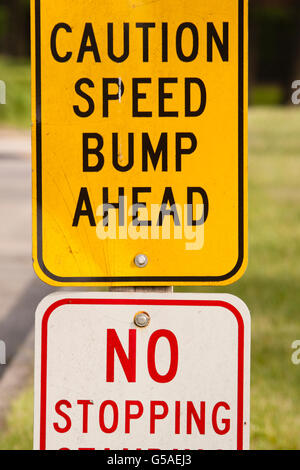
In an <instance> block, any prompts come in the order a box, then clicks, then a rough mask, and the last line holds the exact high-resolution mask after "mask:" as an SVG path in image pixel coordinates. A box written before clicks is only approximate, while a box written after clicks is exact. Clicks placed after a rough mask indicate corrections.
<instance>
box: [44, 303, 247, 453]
mask: <svg viewBox="0 0 300 470" xmlns="http://www.w3.org/2000/svg"><path fill="white" fill-rule="evenodd" d="M70 304H73V305H168V306H172V305H174V306H183V307H184V306H199V307H223V308H225V309H227V310H229V311H230V312H231V313H232V314H233V315H234V317H235V318H236V320H237V323H238V370H237V374H238V379H237V385H238V390H237V450H243V437H244V344H245V328H244V320H243V317H242V315H241V313H240V312H239V311H238V310H237V308H236V307H234V306H233V305H231V304H230V303H228V302H225V301H221V300H180V299H178V300H175V299H163V300H158V299H119V298H118V299H91V298H89V299H79V298H77V299H76V298H66V299H61V300H59V301H57V302H55V303H53V304H52V305H51V306H50V307H48V309H47V310H46V312H45V314H44V316H43V320H42V332H41V333H42V336H41V339H42V347H41V400H40V450H46V429H47V353H48V322H49V318H50V316H51V315H52V314H53V312H54V311H55V310H57V309H58V308H59V307H61V306H63V305H70Z"/></svg>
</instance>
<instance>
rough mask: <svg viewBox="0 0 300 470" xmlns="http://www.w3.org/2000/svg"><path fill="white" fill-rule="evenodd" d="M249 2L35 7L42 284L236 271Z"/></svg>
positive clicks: (232, 274)
mask: <svg viewBox="0 0 300 470" xmlns="http://www.w3.org/2000/svg"><path fill="white" fill-rule="evenodd" d="M246 3H247V2H246V1H245V0H204V1H201V2H194V1H192V0H191V1H188V2H182V1H181V0H167V1H164V2H158V3H156V2H148V1H146V0H137V1H135V2H131V1H129V0H104V1H101V2H100V3H99V2H98V1H97V0H91V1H89V2H88V3H87V4H86V2H76V5H74V2H73V1H72V0H59V1H58V0H43V1H42V2H40V0H35V1H33V2H32V6H33V11H32V13H33V14H32V29H33V31H35V33H34V35H33V37H34V38H35V41H34V43H33V48H32V53H33V57H35V66H34V68H33V82H34V87H33V100H32V102H33V106H34V111H33V115H34V116H35V121H34V126H33V138H34V140H35V142H36V145H35V148H34V159H33V161H34V193H33V212H34V217H33V234H34V242H33V253H34V254H33V256H34V266H35V270H36V272H37V274H38V275H39V276H40V277H41V279H42V280H44V281H46V282H48V283H50V284H54V285H65V284H67V285H138V284H142V285H152V286H153V285H161V284H163V285H174V284H175V285H185V284H187V285H191V284H200V285H201V284H226V283H230V282H233V281H235V280H236V279H237V278H238V277H239V276H241V275H242V273H243V271H244V270H245V267H246V261H247V233H246V221H247V191H246V186H247V185H246V167H247V165H246V156H245V148H246V145H245V144H246V142H245V140H246V139H245V131H246V124H245V122H244V121H245V120H244V117H245V111H244V109H246V107H247V106H246V105H247V67H246V63H247V60H246V59H247V43H246V40H245V38H246V37H247V30H246V31H245V29H246V26H245V25H246V24H247V21H246V20H247V8H246ZM91 19H92V21H91ZM145 19H147V22H145ZM138 254H143V255H144V257H146V259H147V261H148V262H147V264H145V265H144V266H143V268H142V269H141V266H137V265H136V264H135V262H134V260H135V257H136V256H137V255H138Z"/></svg>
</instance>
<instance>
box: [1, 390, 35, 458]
mask: <svg viewBox="0 0 300 470" xmlns="http://www.w3.org/2000/svg"><path fill="white" fill-rule="evenodd" d="M32 436H33V388H32V386H30V387H28V388H27V389H26V391H25V392H23V393H22V395H21V396H20V398H18V399H17V400H16V401H15V402H14V403H13V406H12V409H11V412H10V414H9V416H8V420H7V429H6V431H4V432H1V433H0V450H31V449H32V447H33V444H32Z"/></svg>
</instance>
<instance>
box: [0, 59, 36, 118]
mask: <svg viewBox="0 0 300 470" xmlns="http://www.w3.org/2000/svg"><path fill="white" fill-rule="evenodd" d="M0 80H2V81H4V82H5V84H6V105H0V126H1V125H5V126H14V127H28V126H30V65H29V61H26V60H25V59H23V60H19V61H18V60H16V59H10V58H7V57H1V56H0Z"/></svg>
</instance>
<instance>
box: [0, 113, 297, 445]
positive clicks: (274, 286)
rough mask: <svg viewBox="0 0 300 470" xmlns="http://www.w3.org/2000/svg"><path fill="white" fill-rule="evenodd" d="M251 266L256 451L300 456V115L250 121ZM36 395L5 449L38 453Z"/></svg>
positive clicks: (242, 286) (17, 412)
mask: <svg viewBox="0 0 300 470" xmlns="http://www.w3.org/2000/svg"><path fill="white" fill-rule="evenodd" d="M249 150H250V152H249V176H250V178H249V180H250V181H249V183H250V187H249V193H250V201H249V205H250V216H249V222H250V227H249V234H250V253H249V260H250V261H249V267H248V270H247V272H246V274H245V276H244V277H243V279H242V280H241V281H239V282H238V283H237V284H235V285H234V286H231V287H228V288H211V289H207V288H205V289H193V290H197V291H202V292H204V291H210V292H220V291H221V292H228V293H233V294H235V295H237V296H239V297H241V298H242V299H243V300H244V301H245V302H246V303H247V304H248V306H249V308H250V310H251V313H252V379H251V380H252V390H251V401H252V403H251V423H252V424H251V430H252V438H251V447H252V449H275V450H276V449H277V450H280V449H300V400H299V390H300V366H298V367H297V366H295V365H293V364H292V362H291V354H292V349H291V344H292V342H293V341H294V340H296V339H300V109H299V110H298V108H295V107H293V108H281V109H279V108H278V109H277V108H269V109H264V108H255V109H251V110H250V115H249ZM32 414H33V411H32V390H31V389H30V390H27V391H26V392H25V394H24V395H22V396H21V398H20V399H19V400H18V401H17V402H16V403H15V405H14V407H13V410H12V413H11V415H10V417H9V421H8V431H7V432H6V433H4V434H3V435H2V436H0V448H1V449H8V448H14V449H17V448H19V449H29V448H31V446H32V442H31V428H32Z"/></svg>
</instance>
